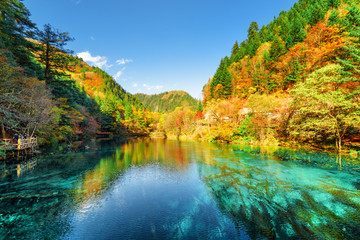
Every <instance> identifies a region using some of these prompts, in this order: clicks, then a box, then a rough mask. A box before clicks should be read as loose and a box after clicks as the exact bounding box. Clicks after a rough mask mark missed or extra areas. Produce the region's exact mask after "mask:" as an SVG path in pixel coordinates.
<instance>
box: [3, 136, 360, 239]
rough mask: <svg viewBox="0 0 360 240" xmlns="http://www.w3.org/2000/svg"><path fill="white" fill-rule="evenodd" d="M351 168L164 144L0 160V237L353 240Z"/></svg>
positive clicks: (247, 150)
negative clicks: (10, 160) (17, 160)
mask: <svg viewBox="0 0 360 240" xmlns="http://www.w3.org/2000/svg"><path fill="white" fill-rule="evenodd" d="M359 162H360V160H359V159H356V158H351V157H349V156H348V157H344V156H343V157H342V158H340V157H338V156H336V155H333V154H330V153H323V152H317V151H312V152H309V151H305V150H299V149H286V148H278V147H251V146H241V145H231V144H211V143H195V142H178V141H170V140H150V139H138V140H129V141H125V140H121V139H115V140H111V141H89V142H86V143H83V144H78V145H77V146H74V147H72V148H71V149H67V148H63V147H59V148H56V149H49V150H47V151H44V152H43V154H41V155H38V156H36V157H34V158H33V159H29V160H28V161H26V162H21V163H14V162H9V161H8V162H0V239H359V236H360V214H359V213H360V211H359V210H360V174H359V173H360V164H359Z"/></svg>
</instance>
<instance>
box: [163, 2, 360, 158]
mask: <svg viewBox="0 0 360 240" xmlns="http://www.w3.org/2000/svg"><path fill="white" fill-rule="evenodd" d="M359 19H360V8H359V1H354V0H344V1H341V0H301V1H299V2H297V3H295V4H294V6H293V7H292V8H291V9H290V10H288V11H283V12H281V13H280V14H279V16H278V17H277V18H275V19H274V20H273V21H271V22H270V23H269V24H268V25H266V26H265V25H264V26H262V27H261V28H260V27H259V26H258V24H257V23H256V22H252V23H251V24H250V26H249V29H248V38H247V39H246V40H245V41H243V42H241V43H240V44H239V43H238V42H237V41H236V42H235V44H234V46H233V48H232V51H231V55H230V56H226V57H224V58H223V59H221V61H220V65H219V67H218V69H217V70H216V72H215V74H214V76H213V77H211V78H210V79H209V81H208V83H207V84H206V85H205V86H204V88H203V96H204V99H203V106H204V107H203V111H198V112H193V111H189V110H184V109H183V110H181V109H178V110H175V111H174V112H172V113H170V114H169V115H168V117H164V119H167V120H166V121H165V123H162V122H161V121H159V124H158V126H159V127H158V128H159V129H160V130H161V131H164V132H166V133H169V134H170V135H176V136H178V137H179V136H180V135H184V137H186V138H191V139H202V140H206V141H222V142H234V143H243V144H262V145H292V146H296V145H308V146H312V147H317V148H322V149H329V148H330V149H336V150H337V151H339V152H341V151H342V150H343V149H344V145H345V148H347V149H353V150H351V151H352V153H354V154H357V151H356V150H358V148H359V146H360V145H359V138H358V136H359V126H360V101H359V99H360V98H359V96H360V95H359V89H360V88H359V86H360V83H359V80H360V70H359V68H358V66H359V62H360V52H359V43H360V38H359V30H360V20H359ZM172 119H177V120H176V121H173V120H172ZM190 119H191V120H190ZM171 121H173V122H174V124H171V123H169V122H171ZM169 125H170V126H169Z"/></svg>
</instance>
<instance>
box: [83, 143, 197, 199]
mask: <svg viewBox="0 0 360 240" xmlns="http://www.w3.org/2000/svg"><path fill="white" fill-rule="evenodd" d="M189 153H190V152H189V150H188V148H182V146H181V142H179V141H166V140H157V141H154V140H150V139H148V140H144V139H141V140H132V141H129V142H127V143H126V144H124V145H122V146H121V147H119V148H117V149H116V150H115V152H114V153H113V154H112V155H111V156H107V157H103V158H101V160H100V162H99V164H98V165H97V166H96V167H94V168H93V169H92V170H91V171H89V172H87V173H86V174H85V176H84V177H83V178H82V179H81V181H80V182H79V186H78V189H77V190H76V199H77V200H78V201H83V202H84V200H85V199H88V198H91V197H94V196H96V195H97V194H99V193H101V191H102V190H103V189H109V186H110V185H111V184H112V183H113V182H114V180H115V179H118V178H119V177H120V176H121V175H122V174H123V173H124V172H125V171H126V170H127V169H129V168H131V167H141V166H145V165H148V164H161V165H162V166H164V167H166V168H168V169H169V170H170V171H171V170H173V169H174V170H177V171H178V170H181V169H186V168H187V167H188V165H189V161H190V158H189V157H188V155H189Z"/></svg>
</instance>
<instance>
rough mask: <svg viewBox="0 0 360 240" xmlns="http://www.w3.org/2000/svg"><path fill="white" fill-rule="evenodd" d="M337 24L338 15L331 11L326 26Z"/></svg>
mask: <svg viewBox="0 0 360 240" xmlns="http://www.w3.org/2000/svg"><path fill="white" fill-rule="evenodd" d="M338 23H339V13H338V12H337V11H336V10H335V9H333V10H332V11H331V14H330V16H329V22H328V26H332V25H335V24H338Z"/></svg>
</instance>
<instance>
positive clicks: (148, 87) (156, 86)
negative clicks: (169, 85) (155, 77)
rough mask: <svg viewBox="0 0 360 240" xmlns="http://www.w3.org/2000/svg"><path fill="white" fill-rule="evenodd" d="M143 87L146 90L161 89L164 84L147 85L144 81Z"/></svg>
mask: <svg viewBox="0 0 360 240" xmlns="http://www.w3.org/2000/svg"><path fill="white" fill-rule="evenodd" d="M143 87H144V88H146V89H147V90H153V89H156V90H159V89H162V88H163V87H164V86H162V85H153V86H149V85H147V84H146V83H144V84H143Z"/></svg>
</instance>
